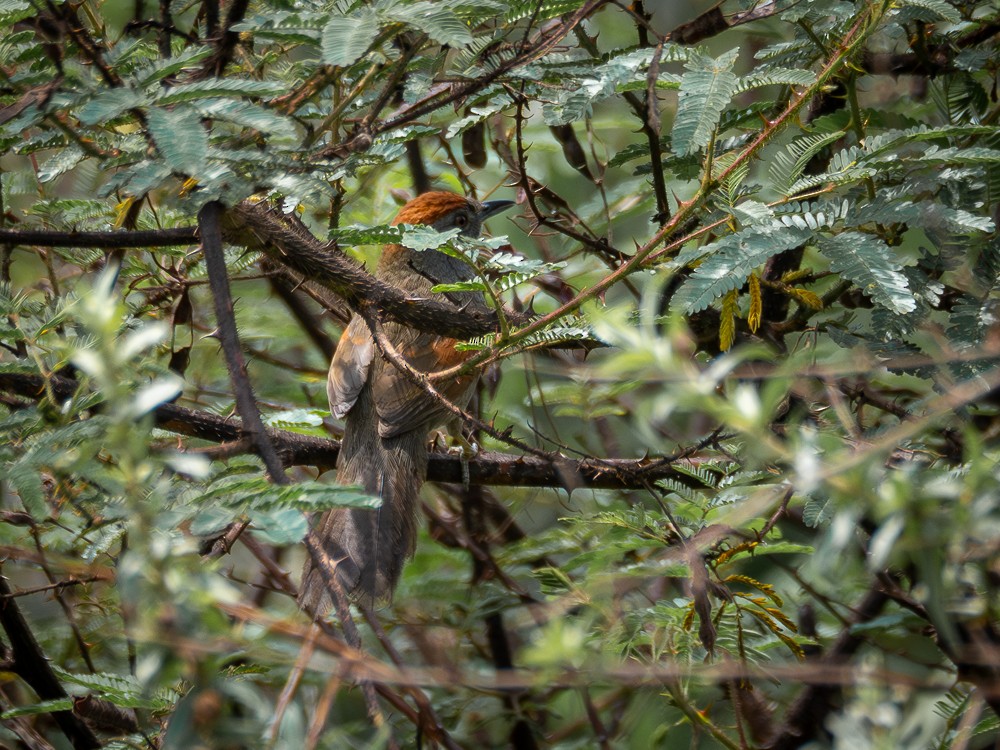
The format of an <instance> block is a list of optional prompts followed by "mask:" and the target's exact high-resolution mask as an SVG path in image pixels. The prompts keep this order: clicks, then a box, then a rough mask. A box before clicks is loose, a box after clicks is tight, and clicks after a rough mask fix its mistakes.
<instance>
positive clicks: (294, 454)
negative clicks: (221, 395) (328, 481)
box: [0, 372, 702, 491]
mask: <svg viewBox="0 0 1000 750" xmlns="http://www.w3.org/2000/svg"><path fill="white" fill-rule="evenodd" d="M47 383H48V387H49V388H51V390H52V393H53V394H54V395H55V397H56V398H57V399H59V400H60V401H63V400H66V399H68V398H70V397H71V396H72V395H73V394H74V393H75V392H76V390H77V388H78V387H79V384H78V383H77V382H76V381H74V380H70V379H69V378H65V377H62V376H60V375H51V376H50V377H49V378H48V379H47ZM45 388H46V379H45V378H42V377H41V376H40V375H26V374H17V373H10V372H0V391H6V392H8V393H13V394H16V395H19V396H22V397H26V398H30V399H33V400H41V398H43V397H44V395H45ZM154 416H155V418H156V424H157V426H158V427H161V428H162V429H165V430H169V431H171V432H174V433H177V434H180V435H187V436H188V437H196V438H199V439H202V440H207V441H210V442H213V443H233V442H237V441H240V440H244V439H245V438H247V437H248V432H247V431H245V430H244V429H243V425H242V423H241V422H240V421H239V420H238V419H232V418H227V417H221V416H219V415H217V414H211V413H209V412H205V411H198V410H194V409H186V408H184V407H182V406H177V405H175V404H161V405H160V406H158V407H157V408H156V410H155V411H154ZM264 431H265V433H266V434H267V437H268V439H269V440H270V441H271V442H272V443H273V445H274V447H275V450H276V451H277V452H278V454H279V456H280V457H281V460H282V463H283V464H284V465H286V466H291V465H304V466H315V467H317V468H319V469H320V470H328V469H332V468H334V466H335V465H336V462H337V454H338V453H339V452H340V444H339V443H338V442H336V441H334V440H323V439H322V438H314V437H308V436H305V435H297V434H295V433H293V432H286V431H284V430H275V429H271V428H265V430H264ZM250 451H251V449H250V448H249V447H246V448H243V449H241V450H240V451H239V452H250ZM677 464H683V465H684V466H687V467H692V466H696V465H697V461H696V460H695V459H692V458H688V457H687V456H686V455H685V454H684V453H678V454H676V455H674V456H666V457H661V458H658V459H655V458H641V459H626V458H602V459H594V460H590V459H570V458H566V457H564V456H559V457H558V459H556V460H554V461H550V460H545V459H542V458H538V457H535V456H517V455H510V454H505V453H494V452H489V451H484V452H481V453H480V454H479V455H478V456H476V458H474V459H472V460H471V461H469V462H468V463H467V466H468V470H469V475H468V477H469V482H470V483H471V484H483V485H492V486H498V487H551V488H554V489H567V490H569V491H572V490H574V489H583V488H589V489H644V488H645V487H646V486H647V485H648V483H649V482H655V481H657V480H660V479H670V480H672V481H674V482H679V483H681V484H683V485H684V486H686V487H692V488H696V489H697V488H701V487H702V484H701V483H700V482H698V480H697V479H695V478H693V477H691V476H689V475H688V473H687V472H682V471H679V470H678V469H676V468H674V466H675V465H677ZM427 478H428V480H430V481H433V482H453V483H461V482H462V481H463V476H462V461H461V459H459V458H457V457H455V456H448V455H444V454H439V453H432V454H431V456H430V463H429V465H428V471H427Z"/></svg>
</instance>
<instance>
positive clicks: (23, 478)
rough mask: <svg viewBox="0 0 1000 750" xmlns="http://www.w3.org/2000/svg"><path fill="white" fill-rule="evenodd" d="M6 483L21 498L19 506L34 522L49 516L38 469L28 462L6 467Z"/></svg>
mask: <svg viewBox="0 0 1000 750" xmlns="http://www.w3.org/2000/svg"><path fill="white" fill-rule="evenodd" d="M7 481H9V482H10V484H11V486H12V487H13V488H14V491H15V492H17V494H18V496H19V497H20V498H21V504H22V505H23V506H24V509H25V510H26V511H27V512H28V514H29V515H30V516H31V517H32V518H34V519H35V520H36V521H41V520H43V519H44V518H46V517H47V516H48V514H49V509H48V506H47V505H46V504H45V489H44V487H43V486H42V477H41V475H40V474H39V473H38V467H36V466H34V465H32V463H29V462H28V461H19V462H18V463H15V464H13V465H11V466H8V467H7Z"/></svg>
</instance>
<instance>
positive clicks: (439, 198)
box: [392, 190, 514, 237]
mask: <svg viewBox="0 0 1000 750" xmlns="http://www.w3.org/2000/svg"><path fill="white" fill-rule="evenodd" d="M512 205H514V201H506V200H493V201H484V202H482V203H480V202H479V201H476V200H472V199H471V198H466V197H465V196H463V195H458V194H457V193H449V192H447V191H444V190H437V191H434V192H430V193H423V194H421V195H418V196H417V197H416V198H414V199H413V200H411V201H409V202H408V203H407V204H406V205H405V206H403V207H402V208H401V209H400V210H399V213H398V214H397V215H396V218H395V219H393V222H392V223H393V224H426V225H428V226H432V227H434V228H435V229H437V230H438V231H439V232H443V231H445V230H448V229H452V228H454V227H458V228H459V229H460V230H461V233H462V234H464V235H466V236H469V237H478V236H479V232H480V231H481V229H482V226H483V222H484V221H485V220H486V219H488V218H489V217H490V216H493V215H494V214H496V213H499V212H500V211H503V210H504V209H506V208H508V207H510V206H512Z"/></svg>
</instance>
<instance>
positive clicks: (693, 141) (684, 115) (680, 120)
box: [672, 48, 739, 154]
mask: <svg viewBox="0 0 1000 750" xmlns="http://www.w3.org/2000/svg"><path fill="white" fill-rule="evenodd" d="M738 54H739V48H734V49H732V50H730V51H729V52H727V53H725V54H724V55H722V56H721V57H719V58H717V59H716V58H712V57H708V56H707V55H702V54H700V53H692V54H691V57H690V59H689V60H688V62H687V64H686V65H685V66H684V67H686V68H687V69H688V72H687V73H685V74H684V75H683V76H682V77H681V90H680V95H679V96H678V99H677V116H676V118H675V119H674V128H673V137H672V140H673V144H674V150H675V151H676V152H677V153H678V154H691V153H694V152H695V151H698V150H699V149H702V148H704V147H705V146H706V145H708V142H709V140H710V138H711V137H712V132H713V131H714V130H715V127H716V125H718V124H719V118H720V117H721V116H722V111H723V110H724V109H725V108H726V106H727V105H728V104H729V101H730V100H731V99H732V98H733V94H734V93H735V92H736V89H737V85H738V83H739V79H738V78H737V77H736V75H735V74H734V73H733V72H732V70H733V65H734V64H735V63H736V57H737V55H738Z"/></svg>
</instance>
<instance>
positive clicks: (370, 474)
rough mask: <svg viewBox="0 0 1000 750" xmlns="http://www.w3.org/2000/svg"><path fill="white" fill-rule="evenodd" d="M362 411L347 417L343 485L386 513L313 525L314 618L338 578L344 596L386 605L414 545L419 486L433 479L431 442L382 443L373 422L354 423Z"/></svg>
mask: <svg viewBox="0 0 1000 750" xmlns="http://www.w3.org/2000/svg"><path fill="white" fill-rule="evenodd" d="M366 390H367V389H366ZM366 395H367V394H366ZM358 406H362V407H363V406H364V405H363V404H358V405H356V406H355V408H354V409H352V414H351V415H349V417H348V429H347V436H346V437H345V440H344V444H343V446H342V447H341V454H340V457H339V459H338V461H337V483H338V484H349V485H360V486H361V487H363V488H364V490H365V491H366V492H368V493H370V494H372V495H377V496H379V497H380V498H381V499H382V505H381V507H379V508H377V509H374V510H371V509H366V508H336V509H334V510H330V511H327V512H326V513H324V514H323V516H322V517H321V518H320V519H319V522H318V523H317V524H315V526H314V528H313V530H312V531H311V532H310V536H311V542H312V543H311V544H309V545H308V549H309V554H307V557H306V564H305V569H304V571H303V574H302V585H301V589H300V593H299V602H300V603H301V605H302V606H303V607H304V608H306V609H307V610H311V611H314V612H320V611H321V610H324V611H325V610H326V609H328V608H329V606H330V601H331V600H330V592H329V582H331V581H333V580H334V577H335V580H336V582H337V583H338V584H339V586H340V588H342V589H343V591H344V593H347V594H349V595H351V596H352V597H353V598H356V599H360V600H362V601H363V602H365V603H367V604H374V603H375V602H376V601H379V600H384V599H388V598H389V597H390V596H391V594H392V591H393V589H395V587H396V583H397V581H398V580H399V575H400V573H401V572H402V569H403V564H404V563H405V562H406V560H407V559H408V558H409V557H410V556H411V555H412V554H413V549H414V546H415V545H416V530H417V507H418V503H419V494H420V486H421V485H422V484H423V482H424V479H425V477H426V474H427V445H426V434H425V433H424V431H422V430H417V431H413V432H407V433H403V434H401V435H397V436H394V437H391V438H380V437H379V436H378V432H377V429H376V427H375V424H376V422H377V420H375V419H373V418H371V416H370V415H369V417H368V418H367V419H365V420H362V419H360V418H357V419H352V418H351V417H354V416H356V415H355V412H358V411H361V412H364V411H365V409H364V408H362V409H360V410H359V409H358V408H357V407H358ZM358 416H364V415H363V414H362V415H358ZM362 422H364V423H363V424H362ZM352 423H354V424H352ZM321 568H322V569H321Z"/></svg>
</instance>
